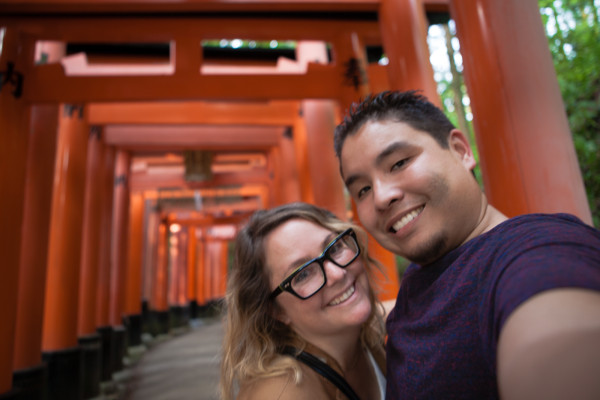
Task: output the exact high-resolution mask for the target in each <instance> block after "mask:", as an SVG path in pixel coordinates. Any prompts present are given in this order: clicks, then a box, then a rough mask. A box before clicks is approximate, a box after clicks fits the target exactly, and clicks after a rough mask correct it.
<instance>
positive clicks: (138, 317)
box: [124, 192, 144, 346]
mask: <svg viewBox="0 0 600 400" xmlns="http://www.w3.org/2000/svg"><path fill="white" fill-rule="evenodd" d="M143 224H144V195H143V194H142V193H141V192H134V193H132V194H131V197H130V202H129V240H128V243H129V246H128V249H127V271H126V277H125V286H126V290H125V309H124V314H125V318H126V320H127V337H128V344H129V346H139V345H141V344H142V247H143V238H144V233H143Z"/></svg>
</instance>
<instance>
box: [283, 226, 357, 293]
mask: <svg viewBox="0 0 600 400" xmlns="http://www.w3.org/2000/svg"><path fill="white" fill-rule="evenodd" d="M359 254H360V246H359V245H358V240H357V239H356V233H355V232H354V230H352V228H348V229H346V230H345V231H344V232H342V233H340V234H339V235H338V236H337V237H336V238H335V239H333V240H332V241H331V242H330V243H329V244H328V245H327V247H325V250H323V253H321V255H320V256H319V257H316V258H313V259H312V260H310V261H308V262H306V263H304V264H302V265H301V266H299V267H298V268H296V269H295V270H294V272H292V273H291V274H290V275H289V276H288V277H287V278H285V279H284V280H283V282H281V284H279V286H277V288H276V289H275V290H273V292H272V293H271V298H272V299H273V298H275V297H277V296H278V295H279V294H281V293H283V292H284V291H285V292H290V293H291V294H293V295H294V296H296V297H298V298H300V299H302V300H305V299H308V298H309V297H311V296H313V295H315V294H316V293H317V292H318V291H319V290H321V288H322V287H323V286H325V283H327V275H326V274H325V267H324V266H323V263H324V262H325V260H329V261H331V262H332V263H334V264H335V265H337V266H338V267H340V268H346V267H347V266H348V265H350V264H351V263H352V262H353V261H354V260H356V257H358V255H359Z"/></svg>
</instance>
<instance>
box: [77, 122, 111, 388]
mask: <svg viewBox="0 0 600 400" xmlns="http://www.w3.org/2000/svg"><path fill="white" fill-rule="evenodd" d="M104 147H105V146H104V143H103V142H102V131H101V128H100V127H97V126H94V127H92V128H90V134H89V138H88V150H87V153H88V155H87V170H86V182H85V198H84V210H83V236H82V244H81V264H80V273H81V279H80V281H79V312H78V324H77V334H78V336H79V346H80V348H81V351H82V355H83V356H82V373H83V383H82V385H83V396H84V398H86V399H88V398H93V397H96V396H97V395H98V394H99V393H100V378H101V365H102V364H101V354H102V347H101V344H102V341H101V337H100V335H99V334H98V332H97V331H96V285H97V281H98V280H97V278H98V261H99V260H98V257H99V250H100V248H99V245H100V217H101V212H102V207H101V206H102V204H101V202H100V199H101V193H102V186H101V185H98V182H100V181H101V172H102V162H103V155H104Z"/></svg>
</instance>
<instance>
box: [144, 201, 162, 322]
mask: <svg viewBox="0 0 600 400" xmlns="http://www.w3.org/2000/svg"><path fill="white" fill-rule="evenodd" d="M159 223H160V220H159V214H158V212H157V207H156V200H153V199H146V200H145V201H144V229H143V230H144V239H143V247H144V257H143V274H142V282H143V284H142V287H143V289H142V319H143V324H144V325H145V326H146V327H147V326H149V323H150V320H149V317H150V314H149V313H148V310H149V307H150V305H151V302H152V298H153V297H152V293H153V286H154V283H155V277H156V259H157V257H156V256H157V251H158V225H159Z"/></svg>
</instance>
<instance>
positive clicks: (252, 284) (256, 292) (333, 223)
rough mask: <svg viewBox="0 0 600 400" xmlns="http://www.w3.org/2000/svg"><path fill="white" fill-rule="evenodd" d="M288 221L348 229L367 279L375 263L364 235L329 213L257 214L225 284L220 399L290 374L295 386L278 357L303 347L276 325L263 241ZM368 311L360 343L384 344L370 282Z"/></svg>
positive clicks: (298, 207)
mask: <svg viewBox="0 0 600 400" xmlns="http://www.w3.org/2000/svg"><path fill="white" fill-rule="evenodd" d="M292 219H303V220H306V221H310V222H313V223H315V224H317V225H320V226H322V227H324V228H326V229H328V230H331V231H332V232H342V231H344V230H345V229H347V228H350V227H352V228H353V229H354V230H355V231H356V234H357V237H358V241H359V245H360V248H361V257H363V260H364V261H365V266H366V269H367V272H368V274H367V275H369V276H370V275H371V271H372V267H373V266H376V267H378V265H377V263H376V262H375V261H374V260H372V259H371V258H370V257H369V256H368V254H367V248H366V239H367V236H366V233H365V232H364V231H363V230H362V229H361V228H360V227H358V226H355V225H353V224H351V223H349V222H344V221H342V220H340V219H339V218H337V217H336V216H335V215H334V214H333V213H331V212H329V211H327V210H324V209H322V208H319V207H316V206H314V205H311V204H307V203H291V204H286V205H283V206H280V207H276V208H273V209H269V210H261V211H257V212H256V213H254V214H253V215H252V217H251V218H250V220H249V221H248V223H247V224H246V225H245V226H244V228H242V229H241V230H240V232H239V233H238V235H237V237H236V241H235V259H234V265H233V268H232V270H231V271H230V273H229V279H228V283H227V294H226V297H225V302H226V308H225V311H226V316H225V336H224V339H223V350H222V361H221V395H222V398H223V399H226V400H230V399H233V397H234V393H235V386H236V385H237V384H240V383H244V382H249V381H251V380H253V379H257V378H262V377H270V376H277V375H281V374H285V373H289V372H292V373H293V374H294V377H295V380H296V382H298V381H299V380H300V379H301V375H300V368H299V366H298V364H297V363H296V361H295V360H294V359H292V358H290V357H282V356H281V355H280V354H279V352H280V351H281V349H282V348H283V347H284V346H285V345H289V344H292V343H293V344H295V345H297V346H298V345H300V347H303V346H304V345H305V342H304V340H303V339H302V338H301V337H299V336H298V335H296V334H295V332H294V331H293V330H292V329H290V328H289V327H288V326H287V325H285V324H284V323H282V322H280V321H279V320H277V319H276V318H275V317H274V316H275V315H276V307H278V306H277V304H276V302H275V301H273V300H272V299H271V298H270V294H271V287H270V283H269V272H268V269H267V268H266V255H265V248H264V241H265V238H266V237H267V235H268V234H269V233H270V232H272V231H273V230H274V229H275V228H277V227H278V226H280V225H282V224H283V223H285V222H286V221H289V220H292ZM369 282H370V293H369V298H370V300H371V305H372V310H373V311H372V312H371V315H370V316H369V319H368V320H367V321H366V322H365V323H364V325H363V329H362V331H361V340H362V341H363V343H365V344H367V345H369V346H377V345H381V344H382V343H383V340H384V335H385V333H384V332H385V328H384V323H383V317H382V315H383V308H382V306H381V303H379V302H378V301H377V298H376V296H375V293H374V291H373V289H372V284H371V282H372V277H370V278H369Z"/></svg>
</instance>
